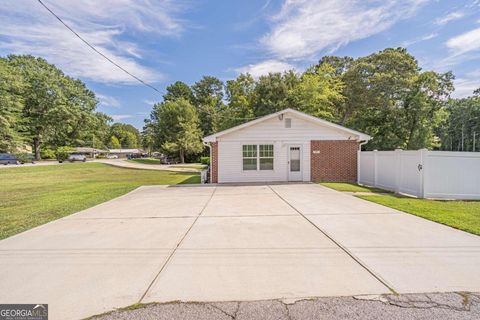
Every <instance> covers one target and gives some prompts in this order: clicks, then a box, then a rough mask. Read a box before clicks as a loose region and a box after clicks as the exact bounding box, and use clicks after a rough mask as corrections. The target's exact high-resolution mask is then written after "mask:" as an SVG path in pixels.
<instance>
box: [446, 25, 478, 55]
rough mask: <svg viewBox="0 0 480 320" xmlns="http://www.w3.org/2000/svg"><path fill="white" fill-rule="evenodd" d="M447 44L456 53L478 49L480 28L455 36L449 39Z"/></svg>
mask: <svg viewBox="0 0 480 320" xmlns="http://www.w3.org/2000/svg"><path fill="white" fill-rule="evenodd" d="M446 45H447V47H448V48H449V49H450V50H452V52H453V54H454V55H461V54H465V53H467V52H472V51H477V50H479V49H480V28H477V29H473V30H470V31H468V32H466V33H463V34H461V35H459V36H456V37H453V38H451V39H449V40H448V41H447V43H446Z"/></svg>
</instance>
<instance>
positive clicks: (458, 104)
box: [435, 93, 480, 151]
mask: <svg viewBox="0 0 480 320" xmlns="http://www.w3.org/2000/svg"><path fill="white" fill-rule="evenodd" d="M444 110H445V117H444V121H442V122H441V123H440V125H438V126H437V128H436V130H435V133H436V134H437V135H438V137H439V138H440V141H441V145H440V149H442V150H449V151H480V95H478V94H475V93H474V95H473V96H469V97H465V98H462V99H450V100H449V101H448V102H447V105H446V107H445V108H444Z"/></svg>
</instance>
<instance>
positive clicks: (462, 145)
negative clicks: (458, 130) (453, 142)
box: [462, 124, 463, 151]
mask: <svg viewBox="0 0 480 320" xmlns="http://www.w3.org/2000/svg"><path fill="white" fill-rule="evenodd" d="M462 151H463V124H462Z"/></svg>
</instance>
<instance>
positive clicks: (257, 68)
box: [235, 60, 295, 78]
mask: <svg viewBox="0 0 480 320" xmlns="http://www.w3.org/2000/svg"><path fill="white" fill-rule="evenodd" d="M292 69H295V67H294V66H293V65H291V64H289V63H286V62H282V61H278V60H266V61H262V62H259V63H256V64H249V65H247V66H244V67H241V68H237V69H235V71H237V72H238V73H247V72H248V73H250V74H251V75H252V77H254V78H258V77H260V76H263V75H266V74H268V73H270V72H272V73H274V72H283V71H288V70H292Z"/></svg>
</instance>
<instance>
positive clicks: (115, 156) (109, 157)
mask: <svg viewBox="0 0 480 320" xmlns="http://www.w3.org/2000/svg"><path fill="white" fill-rule="evenodd" d="M107 159H118V156H117V155H116V154H109V155H107Z"/></svg>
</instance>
